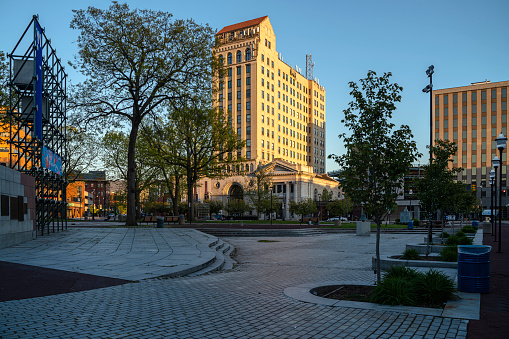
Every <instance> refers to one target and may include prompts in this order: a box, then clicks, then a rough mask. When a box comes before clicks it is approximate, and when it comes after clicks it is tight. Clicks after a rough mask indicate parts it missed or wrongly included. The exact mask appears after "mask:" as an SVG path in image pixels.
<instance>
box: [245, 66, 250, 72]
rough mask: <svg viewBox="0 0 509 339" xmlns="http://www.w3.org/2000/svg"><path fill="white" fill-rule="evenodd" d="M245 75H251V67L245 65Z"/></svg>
mask: <svg viewBox="0 0 509 339" xmlns="http://www.w3.org/2000/svg"><path fill="white" fill-rule="evenodd" d="M246 73H251V65H246Z"/></svg>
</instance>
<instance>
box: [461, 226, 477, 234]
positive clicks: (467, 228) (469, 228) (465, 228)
mask: <svg viewBox="0 0 509 339" xmlns="http://www.w3.org/2000/svg"><path fill="white" fill-rule="evenodd" d="M461 230H462V231H463V232H465V233H475V229H474V228H473V227H472V226H463V228H462V229H461Z"/></svg>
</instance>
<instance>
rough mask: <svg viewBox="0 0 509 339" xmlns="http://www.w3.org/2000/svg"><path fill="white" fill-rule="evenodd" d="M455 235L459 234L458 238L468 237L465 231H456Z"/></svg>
mask: <svg viewBox="0 0 509 339" xmlns="http://www.w3.org/2000/svg"><path fill="white" fill-rule="evenodd" d="M455 236H457V237H458V238H464V237H466V234H465V232H463V231H458V232H456V234H455Z"/></svg>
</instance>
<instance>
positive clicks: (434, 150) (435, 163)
mask: <svg viewBox="0 0 509 339" xmlns="http://www.w3.org/2000/svg"><path fill="white" fill-rule="evenodd" d="M428 147H429V146H428ZM457 152H458V146H457V145H456V143H454V142H452V141H449V140H435V145H433V146H431V160H430V163H429V164H428V165H424V166H422V170H423V173H424V176H423V177H422V178H420V179H418V180H417V197H418V198H419V202H420V205H421V209H422V210H424V211H425V213H426V215H427V217H428V220H429V225H428V248H427V250H426V253H427V254H429V250H430V249H429V242H430V241H431V228H432V221H433V219H434V218H433V216H434V215H435V214H436V213H437V212H438V210H441V211H442V212H444V211H445V210H446V209H447V207H448V204H449V205H450V200H451V199H452V196H453V194H454V191H455V190H454V189H453V188H454V187H453V183H454V180H455V178H456V176H457V173H458V172H459V171H461V168H449V163H452V161H453V159H452V157H453V155H455V154H456V153H457Z"/></svg>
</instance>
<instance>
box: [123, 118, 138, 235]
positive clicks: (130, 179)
mask: <svg viewBox="0 0 509 339" xmlns="http://www.w3.org/2000/svg"><path fill="white" fill-rule="evenodd" d="M138 126H139V123H138V122H137V120H133V123H132V128H131V134H129V148H128V151H127V221H126V225H127V226H136V225H137V224H136V161H135V160H136V159H135V151H136V138H137V136H138Z"/></svg>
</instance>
